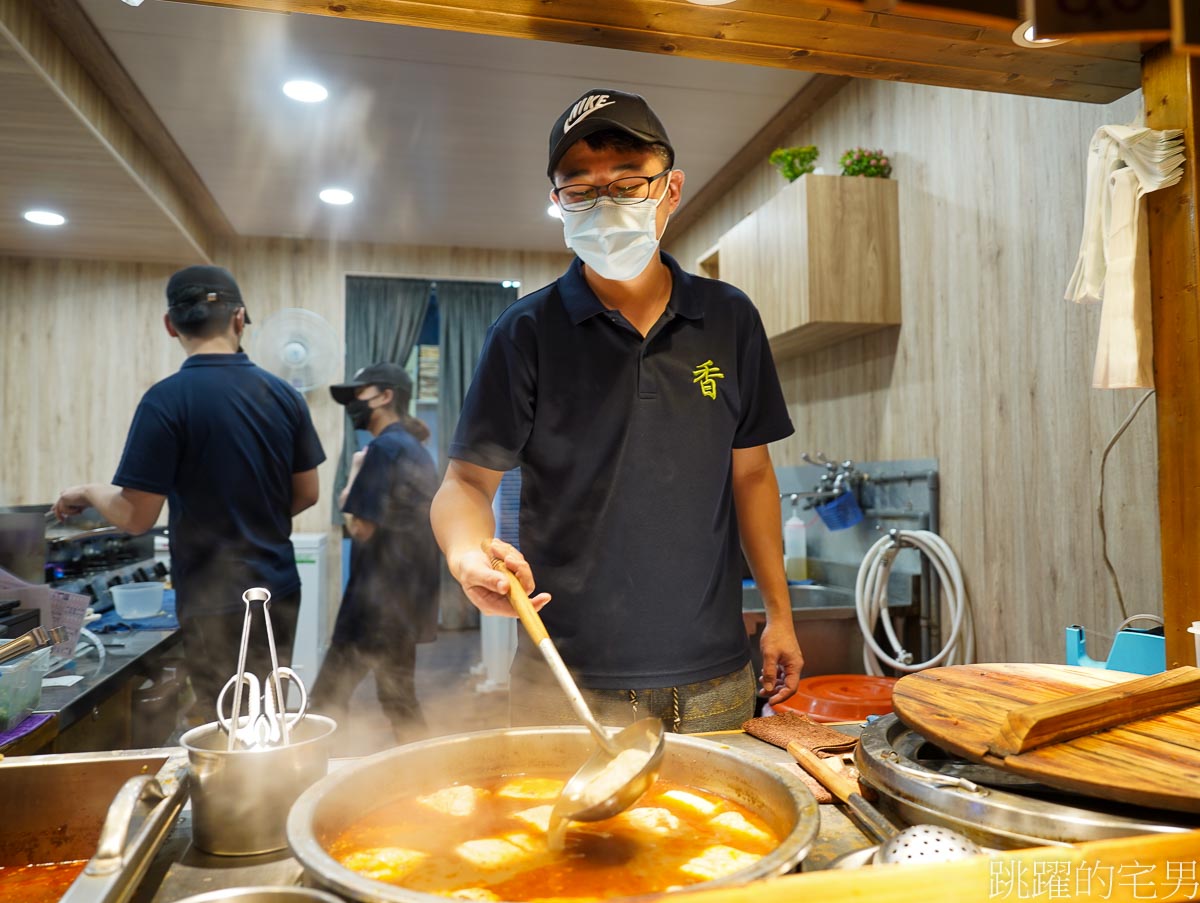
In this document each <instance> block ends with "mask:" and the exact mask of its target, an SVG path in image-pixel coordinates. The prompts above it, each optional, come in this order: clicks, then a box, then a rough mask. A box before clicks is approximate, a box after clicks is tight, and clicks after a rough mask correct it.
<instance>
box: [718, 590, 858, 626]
mask: <svg viewBox="0 0 1200 903" xmlns="http://www.w3.org/2000/svg"><path fill="white" fill-rule="evenodd" d="M788 596H789V597H790V598H791V603H792V612H793V614H794V615H795V617H796V619H797V620H800V619H803V618H805V617H811V616H813V615H816V614H820V615H821V616H822V617H839V616H841V617H854V593H853V591H851V590H850V589H848V588H846V587H843V586H825V585H822V584H819V583H817V584H809V583H805V584H801V585H800V586H789V587H788ZM762 610H763V599H762V594H761V593H760V592H759V591H758V587H757V586H747V587H743V588H742V611H750V612H754V611H762Z"/></svg>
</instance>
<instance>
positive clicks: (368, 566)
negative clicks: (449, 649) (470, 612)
mask: <svg viewBox="0 0 1200 903" xmlns="http://www.w3.org/2000/svg"><path fill="white" fill-rule="evenodd" d="M329 391H330V393H331V394H332V395H333V399H334V401H336V402H338V404H342V405H345V407H346V413H347V414H348V415H349V417H350V422H351V425H352V426H353V427H354V429H356V430H366V431H367V432H369V433H370V434H371V435H372V437H373V438H372V440H371V442H370V443H368V444H367V447H366V448H364V449H363V450H361V451H359V452H357V453H356V454H355V455H354V462H353V464H352V465H351V468H350V476H349V480H348V481H347V483H346V488H345V489H344V490H343V491H342V494H341V497H340V498H339V500H338V503H339V506H340V507H341V510H342V514H343V515H344V516H345V519H346V530H347V532H348V533H349V534H350V539H351V547H350V579H349V582H348V583H347V584H346V592H345V594H344V595H343V597H342V605H341V608H340V609H338V615H337V623H336V624H335V626H334V631H333V638H332V640H331V642H330V646H329V650H328V652H326V654H325V660H324V662H322V664H321V671H320V673H319V674H318V675H317V681H316V683H315V684H314V685H313V692H312V701H313V706H314V708H315V709H318V710H321V711H325V712H327V713H328V714H330V715H332V716H333V717H334V718H335V719H337V720H339V721H343V720H344V718H345V715H346V713H347V710H348V707H349V704H350V697H351V696H352V695H353V693H354V690H355V688H356V687H357V686H358V684H359V683H361V682H362V680H363V678H365V677H366V676H367V674H369V673H372V672H373V673H374V675H375V689H376V695H377V696H378V699H379V703H380V705H381V707H382V708H383V711H384V714H385V715H386V716H387V717H388V720H389V721H390V722H391V724H392V728H393V730H394V731H395V733H396V736H397V739H407V738H408V737H411V736H412V735H413V734H414V732H420V731H421V730H422V729H423V728H424V724H425V721H424V716H423V715H422V712H421V706H420V704H419V702H418V700H417V694H416V687H415V684H414V679H415V669H416V655H417V644H418V643H429V642H433V641H434V640H435V639H437V588H438V574H439V571H438V549H437V544H436V543H435V542H434V539H433V531H432V529H431V528H430V524H429V505H430V502H431V501H432V499H433V493H434V491H435V490H436V489H437V470H436V468H435V467H434V464H433V458H432V457H430V454H429V452H428V451H426V450H425V447H424V446H423V445H422V444H421V443H422V442H424V441H425V440H426V439H428V438H429V429H428V427H426V426H425V424H423V423H422V422H421V421H420V420H417V419H416V418H415V417H412V416H410V415H409V413H408V405H409V400H410V399H411V397H412V379H411V378H410V377H409V375H408V373H406V372H405V370H404V368H403V367H400V366H398V365H396V364H389V363H378V364H371V365H370V366H367V367H363V368H362V369H361V370H359V371H358V372H357V373H355V374H354V377H353V378H352V379H351V380H350V381H349V382H345V383H342V384H340V385H336V386H331V387H330V390H329Z"/></svg>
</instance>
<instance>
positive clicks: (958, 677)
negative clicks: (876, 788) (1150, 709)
mask: <svg viewBox="0 0 1200 903" xmlns="http://www.w3.org/2000/svg"><path fill="white" fill-rule="evenodd" d="M1140 676H1141V675H1138V674H1126V673H1123V672H1119V671H1106V670H1103V669H1099V668H1079V667H1071V666H1069V665H1037V664H983V665H956V666H953V667H948V668H932V669H930V670H928V671H922V672H919V673H917V674H910V675H908V676H906V677H902V678H901V679H900V680H899V681H898V682H897V683H896V688H895V691H894V693H893V698H892V704H893V707H894V709H895V712H896V715H897V716H898V717H899V718H900V720H901V721H903V722H904V723H905V724H906V725H908V726H909V727H910V728H912V729H913V730H915V731H916V732H917V733H919V734H921V735H922V736H923V737H925V738H926V739H927V740H929V741H930V742H932V743H934V744H935V745H937V746H939V747H941V748H942V749H945V750H947V751H948V752H952V753H956V754H958V755H960V756H963V757H965V758H967V759H971V760H972V761H975V762H982V763H984V764H986V765H992V766H994V767H997V768H1002V769H1004V770H1006V771H1011V772H1013V773H1016V774H1020V775H1024V776H1026V777H1029V778H1032V779H1034V780H1036V781H1040V782H1042V783H1044V784H1046V785H1048V786H1051V787H1057V788H1060V789H1063V790H1072V791H1076V792H1078V793H1083V794H1087V795H1089V796H1095V797H1099V798H1101V799H1112V800H1118V801H1120V802H1126V803H1133V804H1135V805H1139V806H1151V807H1158V808H1166V809H1174V810H1179V811H1183V812H1200V705H1195V706H1191V707H1188V708H1184V709H1180V710H1178V711H1175V712H1171V713H1168V714H1163V715H1157V716H1154V717H1151V718H1143V719H1140V720H1137V721H1131V722H1129V723H1127V724H1123V725H1121V726H1119V727H1115V728H1110V729H1108V730H1105V731H1100V732H1099V733H1096V734H1092V735H1090V736H1087V737H1078V738H1076V739H1074V740H1068V741H1066V742H1064V743H1059V744H1055V745H1053V746H1046V747H1042V748H1039V749H1034V750H1030V751H1029V752H1026V753H1022V754H1020V755H1016V756H1008V757H1006V758H1003V759H1000V758H997V757H996V756H993V755H990V754H989V753H988V743H989V741H990V740H991V739H992V738H993V737H994V736H995V735H996V733H997V731H999V730H1000V728H1001V726H1002V725H1003V724H1004V720H1005V718H1006V716H1007V714H1008V712H1009V710H1011V709H1013V708H1016V707H1018V706H1024V705H1032V704H1035V703H1040V702H1049V701H1051V700H1055V699H1062V698H1065V697H1068V696H1072V695H1074V694H1077V693H1080V692H1084V691H1087V690H1094V689H1097V688H1100V687H1106V686H1111V685H1113V684H1117V683H1122V682H1124V681H1129V680H1136V679H1138V678H1139V677H1140Z"/></svg>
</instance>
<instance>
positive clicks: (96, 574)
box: [45, 518, 168, 611]
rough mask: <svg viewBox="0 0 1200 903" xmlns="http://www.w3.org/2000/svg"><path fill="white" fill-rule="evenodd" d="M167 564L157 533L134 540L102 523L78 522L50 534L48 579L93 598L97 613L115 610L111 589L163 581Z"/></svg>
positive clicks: (47, 532)
mask: <svg viewBox="0 0 1200 903" xmlns="http://www.w3.org/2000/svg"><path fill="white" fill-rule="evenodd" d="M167 574H168V568H167V565H166V564H165V563H164V562H162V561H157V560H155V557H154V533H153V532H150V533H144V534H142V535H141V536H132V535H130V534H128V533H123V532H120V531H118V530H115V529H114V528H113V527H111V526H108V525H106V524H104V523H103V522H102V521H101V522H99V525H96V524H95V523H91V522H85V523H83V524H80V523H76V522H75V519H74V518H73V519H72V521H71V522H70V523H69V524H67V525H61V526H56V527H52V528H50V529H48V530H47V531H46V565H45V581H46V583H48V584H49V585H50V586H54V587H57V588H59V589H64V590H67V591H69V592H74V593H80V594H82V595H85V596H88V597H90V598H91V599H92V603H91V605H92V608H93V610H95V611H105V610H107V609H109V608H111V607H112V604H113V603H112V594H111V593H110V592H109V591H110V590H111V589H112V587H114V586H118V585H120V584H122V583H142V582H146V581H151V580H163V579H164V578H165V577H166V576H167Z"/></svg>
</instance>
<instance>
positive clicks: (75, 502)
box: [50, 486, 92, 523]
mask: <svg viewBox="0 0 1200 903" xmlns="http://www.w3.org/2000/svg"><path fill="white" fill-rule="evenodd" d="M91 506H92V503H91V501H89V499H88V487H87V486H72V487H71V488H70V489H64V490H63V491H62V493H61V494H60V495H59V497H58V501H57V502H55V503H54V507H53V508H51V509H50V510H51V511H53V512H54V516H55V517H56V518H58V520H59V523H62V522H63V521H65V520H66V519H67V518H68V517H71V516H73V515H76V514H82V513H83V511H85V510H86V509H88V508H90V507H91Z"/></svg>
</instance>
